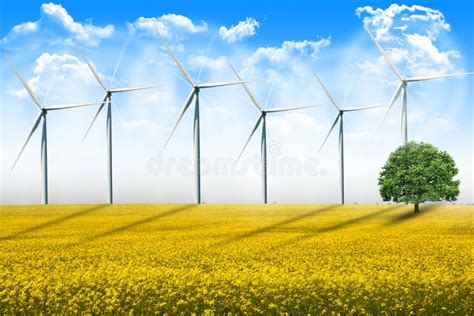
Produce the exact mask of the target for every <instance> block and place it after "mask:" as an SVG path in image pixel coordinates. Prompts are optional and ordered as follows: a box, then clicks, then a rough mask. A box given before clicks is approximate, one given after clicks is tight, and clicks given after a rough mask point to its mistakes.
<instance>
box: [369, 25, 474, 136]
mask: <svg viewBox="0 0 474 316" xmlns="http://www.w3.org/2000/svg"><path fill="white" fill-rule="evenodd" d="M365 30H366V31H367V33H368V34H369V36H370V38H371V39H372V41H373V42H374V44H375V46H377V49H378V50H379V52H380V54H381V55H382V56H383V58H384V59H385V61H386V62H387V64H388V66H389V67H390V70H391V71H392V73H393V74H395V76H396V77H397V78H398V80H400V84H399V85H398V87H397V89H396V90H395V93H394V95H393V96H392V99H391V100H390V103H389V104H388V109H387V112H385V115H384V117H383V119H382V121H381V122H380V124H379V126H378V128H380V126H381V125H382V124H383V122H384V121H385V119H386V118H387V116H388V113H389V112H390V110H391V109H392V107H393V105H394V104H395V101H397V99H398V97H399V96H400V94H402V119H401V135H402V144H406V143H407V141H408V119H407V89H408V83H410V82H417V81H428V80H435V79H442V78H448V77H459V76H467V75H473V74H474V73H473V72H463V73H455V74H440V75H425V76H416V77H410V78H407V77H405V76H403V75H402V74H401V72H400V71H399V70H398V68H397V66H396V65H395V63H394V62H393V61H392V60H391V59H390V58H389V57H388V55H387V53H386V52H385V50H384V49H383V48H382V46H381V45H380V44H379V43H378V42H377V40H376V39H375V37H374V36H373V35H372V33H371V32H370V31H369V29H368V28H365Z"/></svg>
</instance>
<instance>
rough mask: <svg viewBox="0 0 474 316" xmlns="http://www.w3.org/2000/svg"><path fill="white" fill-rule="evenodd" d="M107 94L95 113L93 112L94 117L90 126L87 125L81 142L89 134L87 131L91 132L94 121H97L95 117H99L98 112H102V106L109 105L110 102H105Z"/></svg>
mask: <svg viewBox="0 0 474 316" xmlns="http://www.w3.org/2000/svg"><path fill="white" fill-rule="evenodd" d="M108 97H109V96H108V94H107V95H106V96H105V98H104V100H103V101H102V104H101V105H100V106H99V108H98V109H97V112H95V115H94V118H93V119H92V122H91V124H90V125H89V127H88V128H87V131H86V133H85V134H84V137H83V138H82V141H84V140H85V139H86V137H87V135H88V134H89V131H90V130H91V128H92V126H93V125H94V123H95V120H96V119H97V117H98V116H99V114H100V111H102V109H103V108H104V105H105V104H106V103H110V100H107V99H108Z"/></svg>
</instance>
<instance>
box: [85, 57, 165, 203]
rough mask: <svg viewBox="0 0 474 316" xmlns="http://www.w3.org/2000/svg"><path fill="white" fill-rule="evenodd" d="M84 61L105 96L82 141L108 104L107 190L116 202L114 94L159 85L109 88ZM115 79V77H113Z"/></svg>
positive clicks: (110, 199)
mask: <svg viewBox="0 0 474 316" xmlns="http://www.w3.org/2000/svg"><path fill="white" fill-rule="evenodd" d="M83 58H84V61H85V62H86V64H87V66H88V67H89V69H90V70H91V72H92V74H93V75H94V77H95V79H96V80H97V82H98V83H99V85H100V86H101V87H102V89H104V91H105V96H104V99H103V100H102V103H101V104H100V106H99V108H98V109H97V112H96V113H95V115H94V118H93V119H92V122H91V124H90V125H89V128H88V129H87V131H86V133H85V135H84V137H83V139H82V141H84V140H85V139H86V137H87V135H88V134H89V131H90V130H91V128H92V126H93V125H94V122H95V121H96V119H97V117H98V116H99V114H100V112H101V111H102V109H103V108H104V106H105V105H106V104H107V120H106V127H105V134H106V153H107V191H108V203H109V204H113V203H114V192H113V175H112V95H113V94H115V93H123V92H130V91H137V90H144V89H151V88H155V87H158V85H147V86H138V87H126V88H115V89H110V88H108V87H107V86H106V85H105V83H104V82H103V81H102V79H101V78H100V76H99V74H98V73H97V71H96V70H95V69H94V67H92V65H91V63H90V62H89V61H88V60H87V58H86V57H85V56H83ZM112 81H113V79H112Z"/></svg>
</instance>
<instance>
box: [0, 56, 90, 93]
mask: <svg viewBox="0 0 474 316" xmlns="http://www.w3.org/2000/svg"><path fill="white" fill-rule="evenodd" d="M33 74H34V76H33V77H31V78H30V79H27V82H28V85H29V86H30V87H31V88H32V89H33V91H34V92H35V93H36V94H38V95H39V96H41V97H46V94H47V90H49V88H48V86H50V85H51V86H52V85H53V83H54V86H55V87H61V89H62V88H64V86H63V83H64V82H68V83H70V82H80V83H81V84H94V83H95V81H94V78H93V76H92V75H91V73H90V70H89V68H88V67H87V64H86V63H85V62H82V61H81V60H80V59H79V58H77V57H76V56H73V55H69V54H62V55H59V54H49V53H43V54H41V55H40V56H39V57H38V58H37V59H36V62H35V66H34V68H33ZM7 92H8V93H9V94H10V95H12V96H15V97H18V98H22V99H23V98H25V97H26V96H27V94H26V91H25V90H24V89H23V87H22V88H20V89H17V90H8V91H7Z"/></svg>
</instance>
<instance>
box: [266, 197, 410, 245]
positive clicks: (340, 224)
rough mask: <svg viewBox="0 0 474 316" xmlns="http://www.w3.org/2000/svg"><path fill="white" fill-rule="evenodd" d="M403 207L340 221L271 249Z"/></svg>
mask: <svg viewBox="0 0 474 316" xmlns="http://www.w3.org/2000/svg"><path fill="white" fill-rule="evenodd" d="M403 206H404V205H393V206H389V207H387V208H384V209H382V210H380V211H377V212H373V213H369V214H366V215H363V216H359V217H355V218H352V219H349V220H346V221H342V222H340V223H337V224H335V225H331V226H327V227H322V228H317V229H315V230H314V231H313V232H312V233H309V234H306V235H303V236H301V237H297V238H294V239H291V240H289V241H286V242H283V243H281V244H279V245H278V246H275V247H273V248H272V249H277V248H281V247H285V246H289V245H293V244H295V243H298V242H301V241H304V240H307V239H311V238H313V237H315V236H317V235H319V234H324V233H329V232H332V231H336V230H339V229H342V228H346V227H348V226H352V225H356V224H358V223H361V222H363V221H365V220H368V219H371V218H375V217H377V216H379V215H382V214H385V213H388V212H390V211H393V210H395V209H398V208H401V207H403Z"/></svg>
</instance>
